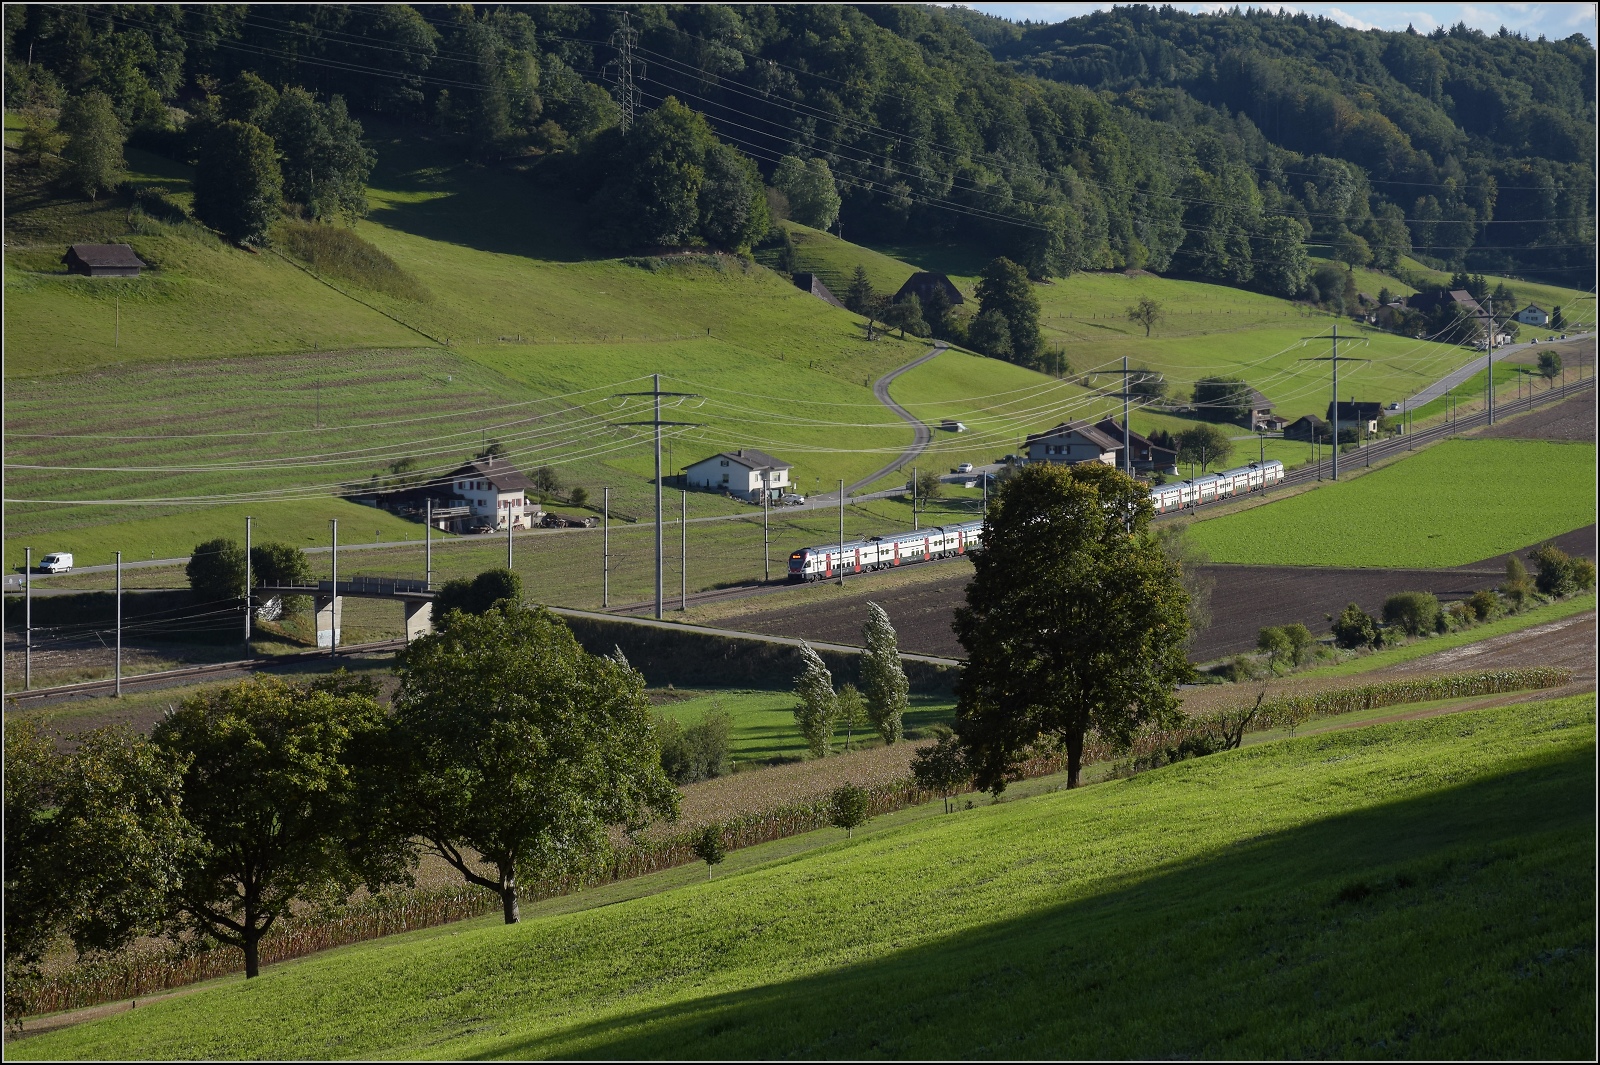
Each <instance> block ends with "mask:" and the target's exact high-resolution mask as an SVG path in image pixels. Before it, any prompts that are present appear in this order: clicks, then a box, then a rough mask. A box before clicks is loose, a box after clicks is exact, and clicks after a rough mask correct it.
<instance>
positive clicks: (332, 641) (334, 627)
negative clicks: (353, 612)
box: [328, 518, 344, 658]
mask: <svg viewBox="0 0 1600 1065" xmlns="http://www.w3.org/2000/svg"><path fill="white" fill-rule="evenodd" d="M328 525H329V526H331V527H332V529H333V532H332V538H333V601H332V602H331V603H330V604H329V606H328V620H329V622H330V625H329V629H330V631H329V633H328V635H329V640H328V657H329V658H337V657H338V655H339V622H341V621H343V620H344V618H343V614H344V611H342V610H340V609H339V519H338V518H329V519H328Z"/></svg>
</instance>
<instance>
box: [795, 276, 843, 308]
mask: <svg viewBox="0 0 1600 1065" xmlns="http://www.w3.org/2000/svg"><path fill="white" fill-rule="evenodd" d="M794 283H795V287H797V288H798V289H800V291H802V292H809V293H811V294H812V295H813V296H815V297H817V299H819V300H822V301H823V302H825V303H831V304H833V305H834V306H835V307H838V308H839V309H840V310H844V309H845V306H844V304H842V303H840V302H839V297H837V296H835V295H834V294H833V293H832V291H830V290H829V288H828V286H827V285H824V284H823V283H822V278H820V277H818V276H817V275H816V274H809V273H799V274H795V275H794Z"/></svg>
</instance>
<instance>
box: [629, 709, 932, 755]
mask: <svg viewBox="0 0 1600 1065" xmlns="http://www.w3.org/2000/svg"><path fill="white" fill-rule="evenodd" d="M954 705H955V704H954V703H953V702H952V701H951V700H950V699H949V698H948V697H937V696H922V695H915V696H912V698H911V709H910V710H909V711H908V712H907V713H906V714H905V717H904V718H903V725H904V728H905V729H906V731H908V732H909V731H912V730H915V729H921V728H926V727H928V726H929V725H936V724H949V723H950V721H951V718H952V717H953V716H954ZM794 707H795V697H794V693H793V692H787V691H725V692H706V693H701V694H696V695H695V696H693V697H692V698H688V699H683V700H680V701H677V702H672V703H667V704H665V705H664V706H661V707H658V708H657V712H659V713H662V714H666V715H667V716H669V717H672V718H674V719H676V720H677V721H678V723H679V724H682V725H692V724H695V723H696V722H698V721H700V720H702V719H703V718H704V717H705V715H706V714H708V713H712V712H714V711H721V712H723V713H725V714H727V715H728V719H729V724H730V725H731V726H732V737H731V743H730V745H729V752H730V753H731V755H732V756H733V759H734V761H735V762H737V763H743V762H749V761H756V762H759V761H768V760H771V759H777V758H782V759H796V760H798V759H799V758H801V757H802V756H803V755H804V754H805V751H806V744H805V740H804V739H803V738H802V737H801V735H800V729H799V726H797V725H796V724H795V720H794ZM882 742H883V741H882V740H881V739H880V738H879V737H878V734H877V733H876V732H874V731H873V729H872V726H871V724H869V723H867V722H865V721H863V722H861V723H859V724H857V725H856V727H855V728H854V729H847V728H846V727H845V726H844V725H842V724H841V725H840V726H838V727H837V728H836V729H834V734H833V743H834V749H835V750H838V751H841V752H842V751H844V750H846V748H847V745H848V749H849V750H857V749H859V748H861V747H867V746H871V747H876V746H878V745H879V744H881V743H882Z"/></svg>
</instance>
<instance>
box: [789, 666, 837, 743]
mask: <svg viewBox="0 0 1600 1065" xmlns="http://www.w3.org/2000/svg"><path fill="white" fill-rule="evenodd" d="M800 657H801V658H802V659H803V660H804V662H805V670H804V671H803V672H802V673H801V674H800V677H799V679H798V680H796V681H795V688H794V694H795V697H796V698H797V699H798V700H799V702H798V703H796V704H795V708H794V720H795V724H797V725H799V726H800V735H802V736H804V737H805V741H806V747H807V748H809V749H810V751H811V756H812V757H813V758H825V757H827V754H828V751H829V748H830V747H831V741H832V739H833V724H834V721H835V720H836V719H837V718H838V716H839V697H838V696H837V695H835V694H834V692H833V673H832V672H830V671H829V669H828V667H827V666H826V665H825V664H824V663H823V661H822V656H821V655H819V654H817V652H816V650H815V649H814V648H812V646H811V645H810V644H809V643H806V642H805V641H804V640H802V641H801V642H800Z"/></svg>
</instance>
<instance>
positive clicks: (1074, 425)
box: [1028, 422, 1122, 466]
mask: <svg viewBox="0 0 1600 1065" xmlns="http://www.w3.org/2000/svg"><path fill="white" fill-rule="evenodd" d="M1121 447H1122V441H1121V440H1120V439H1115V440H1114V439H1112V438H1111V437H1110V436H1109V435H1107V434H1106V433H1105V432H1103V431H1101V430H1099V429H1097V428H1095V427H1094V426H1093V425H1090V424H1089V423H1088V422H1068V423H1066V424H1064V425H1058V426H1056V427H1055V428H1054V429H1048V430H1046V431H1045V432H1042V433H1036V434H1034V435H1033V436H1030V437H1028V461H1029V462H1057V463H1060V464H1061V465H1063V466H1070V465H1072V464H1073V463H1077V462H1102V463H1104V464H1105V465H1107V466H1115V465H1116V464H1117V452H1118V450H1120V449H1121Z"/></svg>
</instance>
